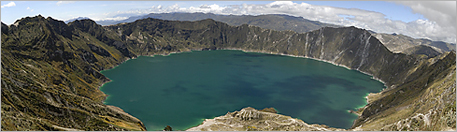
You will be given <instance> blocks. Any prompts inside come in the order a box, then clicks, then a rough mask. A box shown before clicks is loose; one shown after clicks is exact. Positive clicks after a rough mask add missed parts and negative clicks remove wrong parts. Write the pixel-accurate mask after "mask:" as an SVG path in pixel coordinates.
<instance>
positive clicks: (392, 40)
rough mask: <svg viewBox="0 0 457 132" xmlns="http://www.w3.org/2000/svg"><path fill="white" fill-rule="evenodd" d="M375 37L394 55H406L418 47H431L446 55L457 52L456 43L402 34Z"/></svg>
mask: <svg viewBox="0 0 457 132" xmlns="http://www.w3.org/2000/svg"><path fill="white" fill-rule="evenodd" d="M373 36H375V37H376V38H377V39H379V41H381V42H382V43H383V44H384V45H385V46H386V47H387V48H388V49H389V50H391V51H392V52H394V53H400V52H402V53H405V50H407V49H408V48H411V47H414V46H417V45H428V46H431V47H432V48H433V49H435V50H436V51H438V52H439V53H444V52H448V51H451V50H454V51H455V44H454V43H446V42H442V41H431V40H428V39H414V38H411V37H409V36H405V35H402V34H385V33H375V34H373Z"/></svg>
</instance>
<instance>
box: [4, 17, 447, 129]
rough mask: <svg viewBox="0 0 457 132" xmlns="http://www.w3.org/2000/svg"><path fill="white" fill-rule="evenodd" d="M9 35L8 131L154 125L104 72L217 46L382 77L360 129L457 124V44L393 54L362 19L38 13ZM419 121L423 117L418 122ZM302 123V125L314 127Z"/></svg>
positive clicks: (6, 79) (6, 67)
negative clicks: (103, 18)
mask: <svg viewBox="0 0 457 132" xmlns="http://www.w3.org/2000/svg"><path fill="white" fill-rule="evenodd" d="M1 41H2V130H58V129H64V130H74V129H78V130H144V126H143V125H142V123H141V122H140V121H139V120H137V119H136V118H134V117H132V116H130V115H128V114H126V113H125V112H123V111H122V110H120V109H118V108H114V107H112V106H106V105H104V104H103V103H102V101H103V100H104V98H105V97H106V95H104V94H103V93H102V92H101V91H100V90H98V87H99V86H100V85H101V84H103V83H104V82H106V81H108V79H107V78H106V77H104V76H103V75H102V74H100V72H99V71H101V70H103V69H107V68H111V67H113V66H116V65H118V64H120V63H121V62H123V61H125V60H126V59H128V58H133V57H136V56H139V55H153V54H168V53H171V52H182V51H190V50H216V49H237V50H245V51H256V52H264V53H274V54H286V55H294V56H303V57H309V58H313V59H318V60H322V61H326V62H329V63H333V64H335V65H340V66H345V67H348V68H351V69H356V70H359V71H361V72H364V73H367V74H370V75H373V77H374V78H377V79H380V80H382V81H383V82H385V84H386V86H387V87H388V88H387V89H386V90H384V91H383V92H381V93H376V94H371V95H370V96H368V99H369V104H368V105H367V106H365V107H364V108H361V109H360V110H359V111H358V113H360V114H361V115H360V116H359V118H358V119H357V120H356V121H355V122H354V125H353V128H354V130H381V129H382V130H397V129H398V130H402V129H407V130H447V129H450V128H451V129H455V52H453V51H452V52H447V53H445V54H441V55H438V56H436V57H433V58H427V57H420V56H415V55H406V54H401V53H392V52H391V51H389V50H388V49H387V48H386V47H385V46H384V45H383V44H382V43H381V42H380V41H379V40H378V39H376V38H375V37H372V35H371V34H370V32H368V31H366V30H363V29H359V28H355V27H342V28H331V27H326V28H321V29H319V30H315V31H311V32H306V33H296V32H293V31H275V30H270V29H263V28H259V27H255V26H249V25H246V24H244V25H241V26H230V25H227V24H225V23H222V22H216V21H214V20H210V19H206V20H202V21H195V22H181V21H164V20H158V19H151V18H149V19H143V20H138V21H135V22H132V23H125V24H118V25H112V26H100V25H97V24H96V23H95V22H94V21H91V20H76V21H74V22H71V23H69V24H65V23H63V22H62V21H57V20H54V19H52V18H47V19H45V18H43V17H41V16H37V17H33V18H30V17H27V18H24V19H21V20H18V21H17V22H16V23H15V24H13V25H10V26H7V25H4V24H2V40H1ZM452 91H454V92H452ZM421 104H427V105H421ZM399 110H401V111H399ZM405 111H406V112H405ZM427 112H430V114H429V113H427ZM259 115H262V114H259ZM421 115H422V116H421ZM226 116H227V118H228V117H229V116H230V115H226ZM275 116H276V115H275ZM232 117H233V116H232ZM235 117H236V116H235ZM278 117H279V115H278ZM421 117H422V118H421ZM452 117H454V118H452ZM256 119H257V118H256ZM262 119H263V118H262ZM413 119H415V121H414V123H415V122H416V121H417V122H418V123H416V125H410V124H411V123H409V125H408V121H409V122H413ZM419 119H420V120H419ZM452 119H454V121H453V122H452ZM421 121H422V122H421ZM273 122H274V121H273ZM295 122H296V124H295V125H294V127H295V128H296V129H295V128H294V129H293V130H307V129H302V128H299V127H298V126H307V125H306V124H303V123H301V122H300V121H298V120H297V121H295ZM226 123H227V122H226ZM238 123H241V124H242V123H246V124H248V122H238ZM251 123H252V122H251ZM433 123H435V124H434V125H430V124H433ZM403 124H405V125H403ZM436 124H440V125H436ZM29 126H30V127H29ZM394 126H396V127H394ZM406 126H407V127H406ZM164 127H165V126H164ZM246 127H247V126H246ZM233 128H234V129H233V130H235V129H238V128H239V127H233ZM280 128H281V127H280ZM287 128H290V127H287ZM205 129H206V128H205ZM211 129H213V128H211ZM326 129H327V128H326ZM220 130H222V129H220ZM224 130H225V129H224ZM227 130H232V129H227ZM256 130H270V129H269V128H268V129H267V128H264V127H261V128H258V127H256ZM279 130H283V129H279ZM291 130H292V129H291ZM322 130H323V129H322ZM328 130H332V129H331V128H328Z"/></svg>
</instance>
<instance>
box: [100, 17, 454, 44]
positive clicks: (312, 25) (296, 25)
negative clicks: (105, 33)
mask: <svg viewBox="0 0 457 132" xmlns="http://www.w3.org/2000/svg"><path fill="white" fill-rule="evenodd" d="M145 18H156V19H162V20H178V21H199V20H204V19H213V20H216V21H221V22H224V23H227V24H229V25H232V26H240V25H242V24H248V25H253V26H258V27H261V28H265V29H273V30H278V31H285V30H291V31H294V32H298V33H305V32H309V31H312V30H318V29H320V28H322V27H342V26H339V25H333V24H327V23H321V22H318V21H311V20H307V19H304V18H302V17H294V16H288V15H279V14H270V15H258V16H251V15H241V16H239V15H217V14H212V13H159V14H156V13H151V14H148V15H144V16H134V17H130V18H129V19H127V20H122V21H98V23H100V24H102V25H112V24H118V23H126V22H134V21H136V20H140V19H145ZM370 33H372V34H373V36H375V37H376V38H377V39H379V40H380V41H381V42H382V43H383V44H384V45H385V46H386V47H387V48H388V49H389V50H390V51H392V52H394V53H405V50H407V49H408V48H411V47H413V46H417V45H428V46H431V47H432V48H434V49H435V50H437V51H438V52H439V53H444V52H448V51H451V50H455V44H454V43H446V42H442V41H431V40H428V39H414V38H411V37H409V36H405V35H402V34H399V35H397V34H385V33H374V32H372V31H370Z"/></svg>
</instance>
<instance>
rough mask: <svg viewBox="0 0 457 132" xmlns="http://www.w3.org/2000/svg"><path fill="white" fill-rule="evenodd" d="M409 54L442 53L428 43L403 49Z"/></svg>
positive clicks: (432, 55) (430, 55) (431, 54)
mask: <svg viewBox="0 0 457 132" xmlns="http://www.w3.org/2000/svg"><path fill="white" fill-rule="evenodd" d="M402 53H405V54H407V55H426V56H428V57H435V56H438V55H440V52H438V51H436V50H435V49H433V48H432V47H431V46H427V45H417V46H414V47H411V48H407V49H405V50H403V51H402Z"/></svg>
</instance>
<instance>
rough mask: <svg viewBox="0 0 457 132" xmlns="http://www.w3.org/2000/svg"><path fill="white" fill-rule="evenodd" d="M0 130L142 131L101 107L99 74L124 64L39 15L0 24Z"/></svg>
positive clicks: (134, 121)
mask: <svg viewBox="0 0 457 132" xmlns="http://www.w3.org/2000/svg"><path fill="white" fill-rule="evenodd" d="M1 37H2V45H1V46H2V55H1V57H2V62H1V64H2V71H1V73H2V79H1V80H2V83H1V84H2V98H1V100H2V102H1V103H2V104H1V110H2V111H1V112H2V122H1V123H2V125H1V126H2V130H20V131H25V130H145V127H144V126H143V125H142V123H141V121H139V120H138V119H136V118H135V117H133V116H131V115H129V114H127V113H125V112H123V111H122V110H120V109H119V108H116V107H114V106H107V105H104V104H103V103H102V102H103V100H104V99H105V97H106V95H105V94H103V93H102V92H101V91H100V90H99V89H98V87H99V86H100V85H101V84H103V83H104V82H106V81H108V79H107V78H106V77H104V76H103V75H102V74H100V72H99V71H100V70H103V69H106V68H110V67H113V66H115V65H118V64H120V62H122V61H123V60H125V59H127V58H126V57H125V56H123V55H122V54H121V53H120V52H119V51H117V50H115V49H114V48H112V47H110V46H108V45H106V44H104V43H102V42H100V41H99V40H97V39H96V38H95V37H93V36H91V35H89V34H87V33H84V32H82V31H80V30H78V29H74V28H72V27H71V26H68V25H66V24H65V23H64V22H62V21H57V20H54V19H52V18H47V19H45V18H43V17H42V16H36V17H33V18H31V17H27V18H23V19H21V20H18V21H17V22H16V23H15V25H11V26H10V27H8V26H6V25H4V24H3V23H2V36H1Z"/></svg>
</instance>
